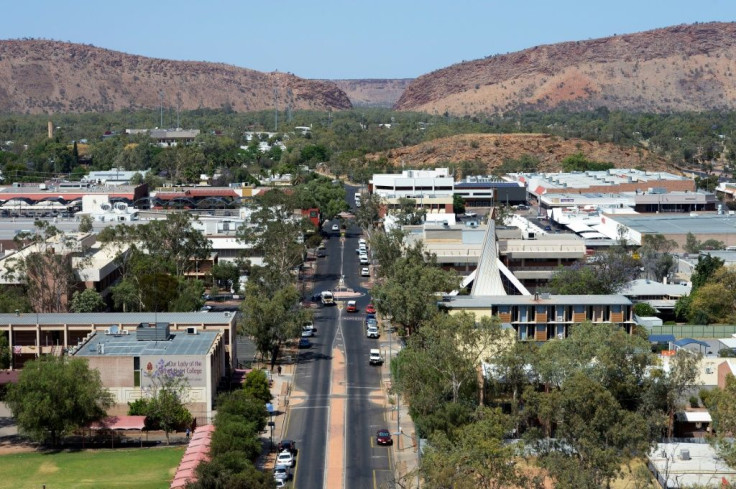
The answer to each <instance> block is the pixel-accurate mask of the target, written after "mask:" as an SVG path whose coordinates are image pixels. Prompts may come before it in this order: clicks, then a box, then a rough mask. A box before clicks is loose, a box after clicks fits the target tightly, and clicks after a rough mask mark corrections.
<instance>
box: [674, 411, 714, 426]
mask: <svg viewBox="0 0 736 489" xmlns="http://www.w3.org/2000/svg"><path fill="white" fill-rule="evenodd" d="M675 416H676V417H677V420H678V421H684V422H686V423H712V422H713V418H712V417H711V416H710V413H709V412H708V411H683V412H681V413H677V414H676V415H675Z"/></svg>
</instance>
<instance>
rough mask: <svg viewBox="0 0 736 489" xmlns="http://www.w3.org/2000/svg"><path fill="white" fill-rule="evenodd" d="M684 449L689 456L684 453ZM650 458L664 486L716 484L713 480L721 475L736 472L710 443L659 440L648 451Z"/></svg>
mask: <svg viewBox="0 0 736 489" xmlns="http://www.w3.org/2000/svg"><path fill="white" fill-rule="evenodd" d="M683 451H685V452H687V454H688V456H687V458H685V457H683V456H682V455H683ZM649 461H650V463H651V464H652V466H653V468H654V475H655V476H656V477H657V479H658V480H659V481H660V483H661V484H662V487H671V488H675V487H693V486H702V487H715V486H713V485H712V484H713V482H716V483H717V482H718V481H720V479H721V477H725V476H728V478H729V479H730V478H731V477H733V476H734V475H736V470H734V469H732V468H731V467H729V466H728V465H727V464H726V462H725V461H724V460H723V459H722V458H721V457H719V456H718V455H717V453H716V451H715V449H714V448H713V447H712V446H711V445H710V444H708V443H679V442H678V443H657V446H656V448H654V449H653V450H652V451H651V452H650V453H649ZM705 467H707V470H704V468H705ZM718 486H720V484H718Z"/></svg>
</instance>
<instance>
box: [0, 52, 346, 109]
mask: <svg viewBox="0 0 736 489" xmlns="http://www.w3.org/2000/svg"><path fill="white" fill-rule="evenodd" d="M274 88H276V89H277V90H278V99H279V101H278V104H279V106H280V108H281V109H282V110H283V109H284V108H285V107H286V105H287V103H288V101H289V99H291V100H292V103H291V106H292V108H293V109H295V110H297V109H316V110H325V109H328V108H331V109H347V108H350V107H351V104H350V100H349V99H348V97H347V96H346V95H345V93H344V92H343V91H342V90H340V89H339V88H338V87H337V86H336V85H335V84H334V83H331V82H326V81H316V80H305V79H302V78H298V77H296V76H294V75H291V74H287V73H278V72H275V73H262V72H259V71H254V70H249V69H245V68H238V67H235V66H230V65H225V64H219V63H206V62H193V61H170V60H165V59H155V58H146V57H143V56H134V55H130V54H125V53H120V52H116V51H110V50H107V49H100V48H96V47H92V46H87V45H81V44H72V43H65V42H56V41H41V40H10V41H0V112H6V113H7V112H14V113H42V112H101V111H114V110H120V109H140V108H157V107H159V106H160V103H161V97H160V94H161V93H163V94H164V104H165V106H166V107H172V108H178V109H181V110H191V109H198V108H230V109H232V110H235V111H256V110H264V109H272V108H273V102H274Z"/></svg>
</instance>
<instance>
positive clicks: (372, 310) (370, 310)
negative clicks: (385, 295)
mask: <svg viewBox="0 0 736 489" xmlns="http://www.w3.org/2000/svg"><path fill="white" fill-rule="evenodd" d="M365 312H367V313H368V314H375V313H376V308H375V307H374V306H373V304H368V305H367V306H365Z"/></svg>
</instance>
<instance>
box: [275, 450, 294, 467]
mask: <svg viewBox="0 0 736 489" xmlns="http://www.w3.org/2000/svg"><path fill="white" fill-rule="evenodd" d="M279 465H283V466H284V467H293V466H294V455H293V454H292V453H291V452H290V451H288V450H284V451H282V452H280V453H279V456H278V457H276V466H277V467H278V466H279Z"/></svg>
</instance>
